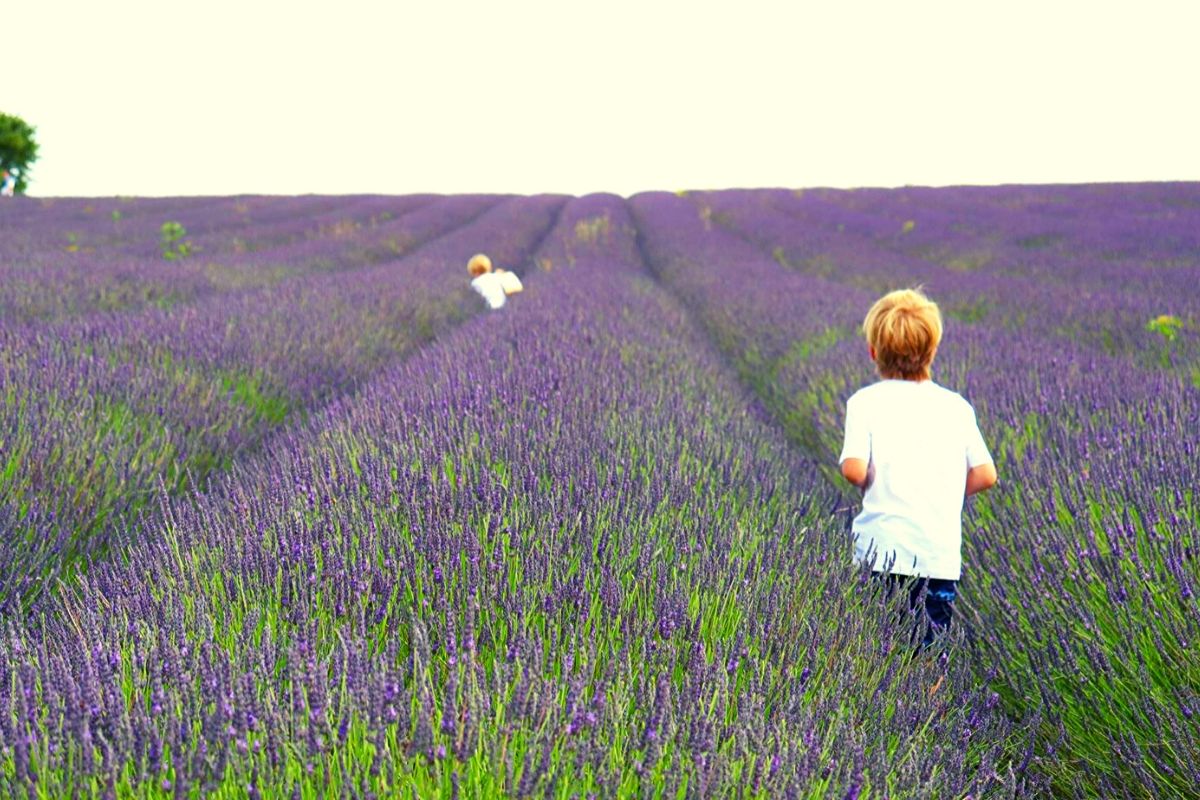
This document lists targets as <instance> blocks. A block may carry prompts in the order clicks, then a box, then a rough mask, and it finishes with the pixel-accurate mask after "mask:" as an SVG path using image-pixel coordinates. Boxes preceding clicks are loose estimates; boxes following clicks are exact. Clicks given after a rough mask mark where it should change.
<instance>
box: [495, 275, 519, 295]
mask: <svg viewBox="0 0 1200 800" xmlns="http://www.w3.org/2000/svg"><path fill="white" fill-rule="evenodd" d="M497 274H498V275H499V276H500V286H501V287H503V289H504V293H505V294H516V293H517V292H519V291H521V290H523V289H524V288H525V287H524V286H522V285H521V279H520V278H518V277H517V273H515V272H509V271H508V270H505V271H504V272H500V273H497Z"/></svg>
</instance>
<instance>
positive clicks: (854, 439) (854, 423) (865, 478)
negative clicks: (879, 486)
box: [838, 397, 875, 492]
mask: <svg viewBox="0 0 1200 800" xmlns="http://www.w3.org/2000/svg"><path fill="white" fill-rule="evenodd" d="M870 459H871V433H870V429H869V428H868V427H867V425H866V420H864V419H863V418H862V415H861V414H860V413H859V408H858V403H857V402H855V398H854V397H851V398H850V399H849V400H847V401H846V433H845V437H844V439H843V440H842V454H841V456H840V457H839V458H838V464H839V466H840V467H841V470H842V477H843V478H845V479H846V480H848V481H850V483H852V484H854V485H855V486H857V487H858V488H860V489H862V490H863V491H864V492H865V491H866V490H867V488H868V487H869V486H870V485H871V481H872V480H873V479H874V477H875V469H874V464H872V463H871V460H870Z"/></svg>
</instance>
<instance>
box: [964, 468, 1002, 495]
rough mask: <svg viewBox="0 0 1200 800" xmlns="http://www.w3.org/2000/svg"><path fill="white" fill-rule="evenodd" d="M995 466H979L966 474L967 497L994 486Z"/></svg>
mask: <svg viewBox="0 0 1200 800" xmlns="http://www.w3.org/2000/svg"><path fill="white" fill-rule="evenodd" d="M996 480H997V478H996V465H995V464H980V465H979V466H977V467H971V469H970V470H969V471H968V472H967V497H970V496H971V495H973V494H979V493H980V492H983V491H986V490H988V489H990V488H992V487H993V486H995V485H996Z"/></svg>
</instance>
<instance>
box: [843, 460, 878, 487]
mask: <svg viewBox="0 0 1200 800" xmlns="http://www.w3.org/2000/svg"><path fill="white" fill-rule="evenodd" d="M842 477H843V478H845V479H846V480H848V481H850V483H852V484H854V485H855V486H857V487H858V488H859V489H862V490H863V491H864V492H865V491H866V490H867V489H869V488H871V483H872V482H873V481H874V480H875V464H874V462H872V463H867V462H866V461H863V460H862V459H861V458H847V459H846V460H845V461H843V462H842Z"/></svg>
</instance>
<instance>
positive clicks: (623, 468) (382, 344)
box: [0, 184, 1200, 800]
mask: <svg viewBox="0 0 1200 800" xmlns="http://www.w3.org/2000/svg"><path fill="white" fill-rule="evenodd" d="M169 222H177V223H179V225H180V226H182V228H183V229H185V230H186V236H185V238H182V239H171V240H168V239H167V238H164V237H165V233H164V231H165V229H164V227H163V226H164V223H169ZM476 252H485V253H488V254H489V255H490V256H491V258H492V260H493V262H494V263H496V264H498V265H501V266H507V267H509V268H511V269H513V270H514V271H516V272H517V273H518V274H519V275H520V276H521V278H522V280H523V281H524V283H525V287H526V290H525V292H524V293H522V294H520V295H517V296H515V297H513V298H512V299H511V300H510V302H509V304H508V306H507V307H505V308H504V309H503V310H502V311H500V312H494V313H488V312H486V311H485V306H484V304H483V303H482V302H481V301H480V298H479V297H477V296H476V295H474V294H473V293H472V292H471V290H470V289H469V287H468V285H467V273H466V263H467V259H468V258H469V257H470V256H471V255H472V254H473V253H476ZM917 284H922V285H924V287H925V289H926V291H927V293H928V294H929V295H930V296H931V297H932V298H933V299H934V300H936V301H937V302H938V303H939V304H940V305H941V307H942V310H943V314H944V315H945V318H946V339H945V342H944V344H943V346H942V347H941V349H940V350H939V354H938V360H937V362H936V363H935V365H934V379H935V380H936V381H938V382H939V383H941V384H943V385H945V386H948V387H949V388H952V389H954V390H955V391H958V392H960V393H962V394H963V395H964V396H965V397H966V398H967V399H968V400H970V401H971V403H972V404H973V405H974V406H975V408H976V410H977V413H978V419H979V423H980V427H981V429H982V431H983V434H984V436H985V438H986V440H987V442H988V444H989V446H990V448H991V450H992V453H993V455H994V456H995V458H996V462H997V467H998V471H999V474H1000V485H999V486H998V487H997V488H996V489H995V490H993V491H992V492H990V493H988V494H986V495H982V496H979V497H974V498H972V499H971V500H970V501H969V502H968V505H967V511H966V516H965V520H964V553H963V556H964V572H963V579H962V581H961V583H960V586H959V596H958V600H957V602H956V623H955V625H954V626H953V627H952V628H951V630H950V633H949V635H948V636H946V637H944V638H941V639H939V641H938V642H937V643H936V645H935V646H934V648H932V649H930V650H928V651H924V652H921V653H919V654H917V655H915V656H914V654H913V653H912V650H911V648H910V647H909V646H908V638H907V637H908V635H909V628H908V625H907V624H906V621H905V620H904V619H903V616H904V615H905V614H906V613H907V611H905V610H904V609H905V606H904V604H903V601H902V600H901V599H900V598H898V597H895V596H889V595H886V594H884V593H883V592H882V591H881V586H880V585H879V583H878V582H875V581H870V580H869V573H867V572H866V571H864V570H863V569H860V568H858V567H856V566H855V565H854V564H852V563H851V560H850V556H851V552H852V549H851V542H850V538H849V521H850V519H851V517H852V516H853V514H854V512H855V510H856V508H855V503H856V502H857V494H856V492H854V491H853V490H851V488H850V487H848V486H847V485H845V484H844V482H842V481H841V479H840V477H839V475H838V471H837V464H836V454H837V452H838V450H839V449H840V444H841V435H842V420H843V414H844V411H845V400H846V398H847V397H848V396H849V395H850V394H851V393H853V391H854V390H855V389H857V388H859V387H860V386H862V385H864V384H866V383H869V382H870V381H872V380H873V379H874V377H873V373H872V365H871V363H870V361H869V359H868V358H867V356H866V352H865V350H866V347H865V344H864V342H863V340H862V338H861V334H860V333H858V328H859V326H860V324H861V321H862V318H863V315H864V314H865V313H866V310H867V309H868V308H869V307H870V305H871V303H872V302H873V301H874V300H875V299H876V298H877V297H878V296H879V295H881V294H882V293H884V292H886V291H888V290H890V289H894V288H898V287H903V286H913V285H917ZM1198 430H1200V185H1198V184H1124V185H1091V186H1040V187H1029V186H1009V187H991V188H952V189H916V188H913V189H895V190H855V191H840V190H805V191H790V190H752V191H751V190H747V191H720V192H683V193H677V194H671V193H647V194H641V195H636V196H634V197H632V198H628V199H623V198H620V197H617V196H614V195H590V196H586V197H582V198H575V197H566V196H560V195H545V196H533V197H528V196H500V195H489V196H484V195H479V196H435V195H422V196H416V195H414V196H399V197H385V196H358V197H317V196H306V197H236V198H187V199H183V198H174V199H120V198H115V199H53V200H37V199H30V198H24V197H18V198H12V199H6V201H5V202H0V534H2V536H0V796H3V797H14V798H16V797H29V798H66V797H138V798H141V797H146V798H158V797H163V798H169V797H177V798H184V797H188V798H191V797H217V798H225V797H228V798H235V797H237V798H240V797H255V798H257V797H280V798H293V797H296V798H318V797H320V798H324V797H359V798H390V797H421V798H429V797H446V798H472V797H518V798H526V797H538V798H542V797H546V798H562V800H567V798H575V797H578V798H588V797H595V798H618V797H619V798H626V797H646V798H701V797H709V798H725V797H746V798H774V797H788V798H847V799H849V800H853V799H855V798H859V799H862V798H896V799H897V800H898V799H899V798H968V797H969V798H972V799H973V800H978V798H1015V797H1055V798H1091V797H1104V798H1174V797H1200V657H1198V648H1197V643H1198V642H1200V600H1198V599H1197V597H1196V593H1197V591H1200V496H1198V494H1197V486H1198V485H1200V452H1198V448H1197V442H1198V441H1200V435H1198V433H1197V431H1198Z"/></svg>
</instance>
